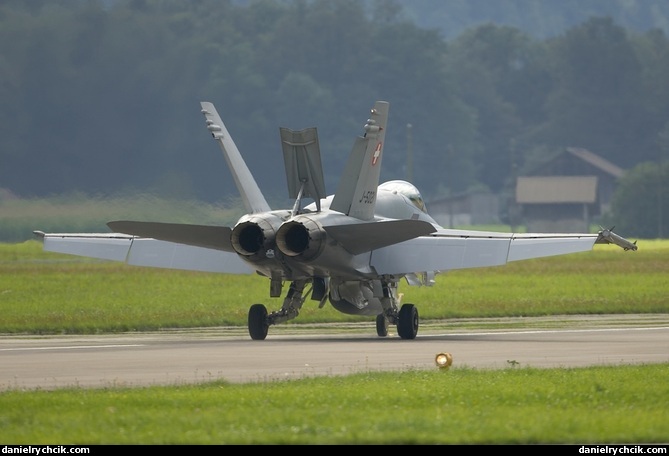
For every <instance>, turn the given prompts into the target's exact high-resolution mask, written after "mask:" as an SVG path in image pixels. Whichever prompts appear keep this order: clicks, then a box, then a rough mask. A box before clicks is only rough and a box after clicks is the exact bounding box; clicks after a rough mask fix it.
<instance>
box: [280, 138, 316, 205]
mask: <svg viewBox="0 0 669 456" xmlns="http://www.w3.org/2000/svg"><path fill="white" fill-rule="evenodd" d="M279 133H280V135H281V147H282V149H283V162H284V165H285V167H286V180H287V181H288V196H289V197H290V198H294V199H297V200H298V201H297V203H298V205H299V202H300V201H299V200H301V199H302V198H312V199H313V200H314V202H315V203H316V207H317V209H318V210H319V211H320V210H321V199H322V198H325V196H326V195H325V179H323V166H322V164H321V149H320V146H319V144H318V131H317V130H316V128H315V127H311V128H307V129H305V130H300V131H293V130H290V129H289V128H280V129H279Z"/></svg>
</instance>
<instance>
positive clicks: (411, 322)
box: [397, 304, 418, 339]
mask: <svg viewBox="0 0 669 456" xmlns="http://www.w3.org/2000/svg"><path fill="white" fill-rule="evenodd" d="M397 320H398V321H397V334H399V335H400V337H401V338H402V339H415V338H416V334H418V309H416V306H414V305H413V304H403V305H402V307H401V308H400V313H399V315H398V318H397Z"/></svg>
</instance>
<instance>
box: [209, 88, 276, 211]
mask: <svg viewBox="0 0 669 456" xmlns="http://www.w3.org/2000/svg"><path fill="white" fill-rule="evenodd" d="M200 106H201V107H202V114H204V117H205V119H206V122H207V129H208V130H209V131H210V132H211V135H212V136H213V137H214V139H215V140H216V142H218V144H219V145H220V146H221V149H222V150H223V156H224V157H225V161H226V162H227V163H228V167H229V168H230V172H231V173H232V178H233V179H234V180H235V185H236V186H237V190H239V193H240V195H241V197H242V201H243V202H244V207H245V208H246V211H247V212H250V213H254V214H256V213H259V212H268V211H270V210H271V208H270V207H269V204H267V201H266V200H265V197H264V196H263V194H262V192H261V191H260V188H259V187H258V184H257V183H256V181H255V179H254V178H253V175H252V174H251V171H250V170H249V168H248V167H247V166H246V162H244V159H243V158H242V155H241V154H240V153H239V150H238V149H237V146H236V145H235V142H234V141H233V140H232V137H231V136H230V133H228V130H227V129H226V128H225V125H224V124H223V121H222V120H221V117H220V116H219V115H218V112H216V108H215V107H214V105H213V104H211V103H209V102H207V101H203V102H201V103H200Z"/></svg>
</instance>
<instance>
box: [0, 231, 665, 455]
mask: <svg viewBox="0 0 669 456" xmlns="http://www.w3.org/2000/svg"><path fill="white" fill-rule="evenodd" d="M667 277H669V242H667V241H640V242H639V250H638V251H637V252H625V251H622V250H621V249H619V248H618V247H613V246H596V247H595V249H594V250H593V251H592V252H586V253H580V254H574V255H566V256H560V257H553V258H545V259H540V260H529V261H524V262H518V263H512V264H509V265H507V266H504V267H499V268H485V269H477V270H469V271H466V270H463V271H455V272H452V273H449V274H445V275H443V276H438V278H437V284H436V286H434V287H430V288H414V287H408V286H406V287H404V288H403V289H402V290H400V291H402V292H404V293H405V302H406V301H411V302H414V303H416V305H417V306H418V307H419V309H420V313H421V317H422V319H424V320H425V319H428V320H429V319H435V320H439V319H449V318H457V317H494V316H521V315H526V316H530V315H580V314H598V313H669V299H668V298H667V297H668V296H669V280H667ZM268 286H269V284H268V283H267V282H266V281H265V279H262V278H259V277H256V276H227V275H215V274H204V273H193V272H182V271H169V270H159V269H148V268H134V267H129V266H126V265H122V264H117V263H107V262H97V261H91V260H86V259H79V258H77V257H70V256H65V255H56V254H51V253H45V252H43V251H42V250H41V244H39V243H38V242H36V241H28V242H23V243H17V244H0V306H1V308H2V311H3V314H2V318H1V319H0V333H10V334H63V333H71V334H87V333H88V334H90V333H104V332H119V331H132V330H142V331H146V330H154V329H159V328H167V327H202V326H220V325H233V326H243V325H245V324H246V312H247V310H248V306H249V305H250V304H251V303H254V302H265V303H266V304H268V307H270V308H271V309H273V308H278V306H280V301H279V300H269V299H268V298H267V296H268ZM323 321H334V322H336V321H361V320H360V319H359V318H354V317H350V316H346V315H343V314H339V313H337V312H336V311H334V310H332V309H331V308H329V306H326V307H325V308H324V309H318V308H317V305H316V304H313V305H305V309H304V311H303V312H302V313H301V315H300V316H299V317H298V318H297V319H296V320H294V322H293V323H291V324H296V325H298V324H302V323H313V322H323ZM362 321H365V320H362ZM369 323H370V331H371V332H373V331H374V322H373V320H370V322H369ZM270 330H271V329H270ZM667 379H669V364H657V365H642V366H613V367H611V366H609V367H592V368H579V369H534V368H513V367H510V368H507V369H501V370H494V371H485V370H475V369H469V368H454V369H450V370H447V371H429V372H423V371H420V372H419V371H407V372H401V373H397V372H395V373H360V374H355V375H351V376H346V377H333V378H315V379H301V380H294V381H281V382H279V381H277V382H269V383H262V384H243V385H232V384H227V383H224V382H212V383H207V384H202V385H198V386H173V387H147V388H121V387H119V388H106V389H84V388H68V389H62V390H56V391H22V390H8V391H3V392H0V442H2V443H3V444H17V445H19V444H22V445H26V444H34V445H37V444H106V443H113V444H123V443H130V444H400V443H409V444H453V443H465V444H533V443H574V444H576V443H578V444H600V443H667V442H669V407H667V397H669V382H668V381H667Z"/></svg>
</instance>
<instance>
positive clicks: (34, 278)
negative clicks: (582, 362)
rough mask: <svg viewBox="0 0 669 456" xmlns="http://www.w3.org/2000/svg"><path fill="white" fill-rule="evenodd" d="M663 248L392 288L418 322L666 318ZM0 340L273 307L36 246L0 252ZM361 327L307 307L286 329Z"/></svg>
mask: <svg viewBox="0 0 669 456" xmlns="http://www.w3.org/2000/svg"><path fill="white" fill-rule="evenodd" d="M667 277H669V241H642V242H641V243H640V247H639V250H638V251H636V252H631V251H623V250H622V249H620V248H618V247H616V246H610V245H597V246H595V248H594V250H593V251H591V252H584V253H578V254H573V255H564V256H558V257H551V258H543V259H536V260H528V261H520V262H515V263H510V264H508V265H506V266H503V267H494V268H482V269H472V270H459V271H452V272H450V273H447V274H443V275H439V276H437V279H436V281H437V283H436V285H435V286H433V287H410V286H408V285H406V284H402V285H401V286H400V292H402V293H404V299H403V302H412V303H414V304H416V306H417V307H418V309H419V311H420V315H421V318H422V319H427V320H429V319H439V320H441V319H448V318H458V317H460V318H461V317H503V316H540V315H575V314H605V313H613V314H615V313H667V312H669V300H668V299H667V296H669V280H667ZM0 302H1V303H2V307H3V317H2V319H1V320H0V333H34V334H53V333H59V334H62V333H68V334H76V333H79V334H86V333H89V334H90V333H100V332H118V331H131V330H138V331H147V330H156V329H160V328H175V327H211V326H228V325H232V326H242V325H246V320H247V311H248V308H249V306H250V305H251V304H253V303H256V302H262V303H265V304H266V305H267V306H268V308H269V309H270V310H275V309H278V308H279V307H280V306H281V299H280V298H273V299H270V298H269V281H268V280H267V279H265V278H262V277H258V276H256V275H248V276H246V275H244V276H233V275H222V274H209V273H198V272H186V271H173V270H165V269H153V268H139V267H131V266H127V265H124V264H122V263H112V262H100V261H92V260H89V259H85V258H80V257H74V256H69V255H59V254H53V253H48V252H43V251H42V248H41V244H40V243H39V242H37V241H27V242H24V243H18V244H0ZM337 321H343V322H345V321H369V322H370V327H372V328H373V327H374V319H373V318H364V319H361V318H360V317H355V316H348V315H345V314H341V313H339V312H337V311H335V310H334V309H332V308H331V306H329V305H327V306H325V307H324V308H323V309H319V308H318V306H317V302H315V301H307V302H306V303H305V305H304V307H303V310H302V311H301V313H300V315H299V317H298V318H297V319H295V320H292V321H291V322H290V323H289V324H301V323H317V322H337Z"/></svg>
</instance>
